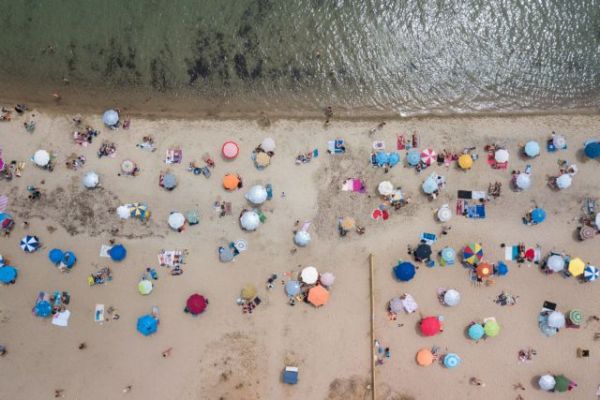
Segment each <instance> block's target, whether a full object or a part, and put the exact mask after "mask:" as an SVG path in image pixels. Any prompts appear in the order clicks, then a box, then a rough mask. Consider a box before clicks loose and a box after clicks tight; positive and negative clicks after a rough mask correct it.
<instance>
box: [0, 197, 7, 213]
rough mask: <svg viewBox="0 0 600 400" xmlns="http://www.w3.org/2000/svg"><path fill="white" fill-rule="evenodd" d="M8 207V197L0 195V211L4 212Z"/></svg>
mask: <svg viewBox="0 0 600 400" xmlns="http://www.w3.org/2000/svg"><path fill="white" fill-rule="evenodd" d="M7 207H8V197H6V196H5V195H0V212H4V211H5V210H6V208H7Z"/></svg>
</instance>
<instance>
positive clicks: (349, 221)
mask: <svg viewBox="0 0 600 400" xmlns="http://www.w3.org/2000/svg"><path fill="white" fill-rule="evenodd" d="M340 225H341V226H342V228H344V229H345V230H347V231H349V230H350V229H352V228H354V225H356V221H354V218H350V217H344V218H343V219H342V221H341V222H340Z"/></svg>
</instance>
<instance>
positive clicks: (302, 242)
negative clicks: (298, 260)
mask: <svg viewBox="0 0 600 400" xmlns="http://www.w3.org/2000/svg"><path fill="white" fill-rule="evenodd" d="M294 243H296V244H297V245H298V246H300V247H304V246H307V245H308V244H309V243H310V233H308V232H307V231H297V232H296V234H295V235H294Z"/></svg>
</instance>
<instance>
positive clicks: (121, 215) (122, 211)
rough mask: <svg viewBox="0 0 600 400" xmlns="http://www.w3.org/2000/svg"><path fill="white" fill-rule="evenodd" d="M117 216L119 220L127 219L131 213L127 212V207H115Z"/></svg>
mask: <svg viewBox="0 0 600 400" xmlns="http://www.w3.org/2000/svg"><path fill="white" fill-rule="evenodd" d="M117 215H118V216H119V218H121V219H129V217H131V212H130V211H129V207H127V206H125V205H123V206H119V207H117Z"/></svg>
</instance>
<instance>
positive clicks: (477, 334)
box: [468, 324, 485, 340]
mask: <svg viewBox="0 0 600 400" xmlns="http://www.w3.org/2000/svg"><path fill="white" fill-rule="evenodd" d="M468 333H469V337H470V338H471V339H473V340H479V339H481V338H482V337H483V335H484V333H485V331H484V329H483V326H481V324H473V325H471V326H470V327H469V330H468Z"/></svg>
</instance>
